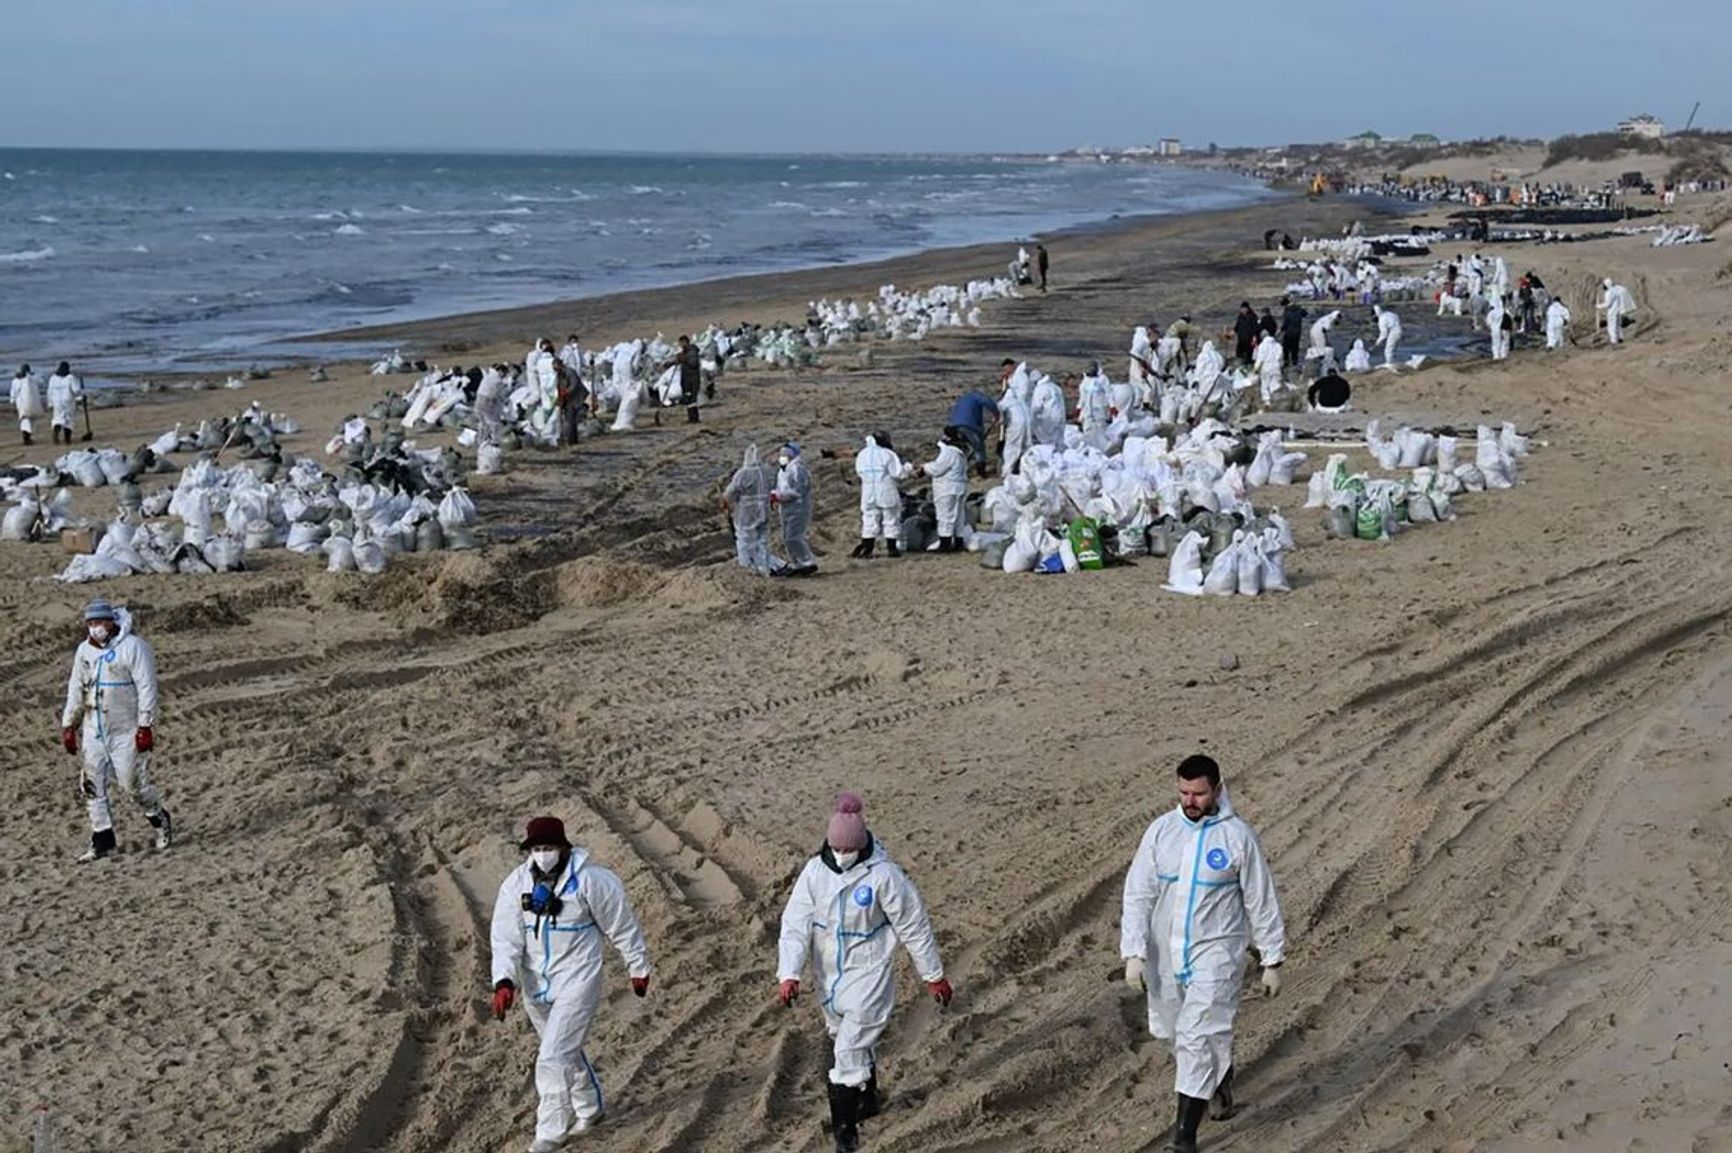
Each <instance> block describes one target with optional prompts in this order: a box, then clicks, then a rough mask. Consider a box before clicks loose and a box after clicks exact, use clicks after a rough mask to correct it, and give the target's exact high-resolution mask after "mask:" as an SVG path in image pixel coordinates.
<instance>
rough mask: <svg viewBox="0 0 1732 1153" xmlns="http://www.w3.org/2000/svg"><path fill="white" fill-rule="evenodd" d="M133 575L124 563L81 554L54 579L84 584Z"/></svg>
mask: <svg viewBox="0 0 1732 1153" xmlns="http://www.w3.org/2000/svg"><path fill="white" fill-rule="evenodd" d="M131 575H132V569H131V568H130V567H128V566H127V564H126V563H125V562H124V561H119V560H116V559H115V558H113V557H109V556H98V555H97V554H95V553H79V554H78V555H77V556H75V557H73V558H72V561H71V563H70V564H68V565H67V566H66V568H65V570H64V571H63V572H61V574H60V575H59V576H57V577H55V578H54V579H55V580H58V581H63V582H65V583H66V584H84V583H86V582H89V581H99V580H113V579H114V578H115V577H123V576H131Z"/></svg>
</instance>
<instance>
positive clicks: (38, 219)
mask: <svg viewBox="0 0 1732 1153" xmlns="http://www.w3.org/2000/svg"><path fill="white" fill-rule="evenodd" d="M30 223H32V224H59V223H60V218H59V217H58V216H46V215H44V216H32V217H31V218H30Z"/></svg>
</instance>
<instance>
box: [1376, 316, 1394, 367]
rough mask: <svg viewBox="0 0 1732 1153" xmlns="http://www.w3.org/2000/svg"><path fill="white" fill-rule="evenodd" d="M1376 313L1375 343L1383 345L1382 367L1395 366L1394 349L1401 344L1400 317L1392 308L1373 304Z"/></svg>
mask: <svg viewBox="0 0 1732 1153" xmlns="http://www.w3.org/2000/svg"><path fill="white" fill-rule="evenodd" d="M1373 309H1374V311H1375V312H1376V313H1377V343H1378V344H1381V345H1382V346H1383V367H1385V368H1394V367H1395V350H1396V349H1397V348H1399V347H1400V346H1401V317H1399V316H1397V315H1395V310H1394V309H1393V308H1384V307H1383V306H1382V305H1373Z"/></svg>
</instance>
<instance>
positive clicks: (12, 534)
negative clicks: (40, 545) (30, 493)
mask: <svg viewBox="0 0 1732 1153" xmlns="http://www.w3.org/2000/svg"><path fill="white" fill-rule="evenodd" d="M41 515H42V505H41V503H40V502H38V501H37V500H36V499H35V498H29V499H26V500H25V501H23V502H22V503H20V504H15V505H13V506H12V507H11V508H9V509H7V510H6V516H5V518H4V519H0V540H32V539H34V538H35V533H36V529H37V520H38V518H40V517H41Z"/></svg>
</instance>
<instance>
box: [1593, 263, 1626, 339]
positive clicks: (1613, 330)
mask: <svg viewBox="0 0 1732 1153" xmlns="http://www.w3.org/2000/svg"><path fill="white" fill-rule="evenodd" d="M1604 287H1605V290H1606V291H1605V293H1604V295H1602V296H1601V297H1600V299H1599V301H1598V303H1596V304H1595V305H1594V308H1595V310H1596V311H1598V312H1603V313H1605V314H1606V340H1607V341H1608V342H1610V343H1612V344H1622V343H1623V342H1624V317H1626V316H1628V315H1629V314H1630V313H1632V312H1634V311H1635V310H1636V298H1635V297H1634V296H1632V295H1631V294H1630V290H1629V289H1628V288H1625V287H1624V286H1623V285H1621V284H1618V283H1616V282H1615V281H1613V280H1612V278H1611V277H1609V276H1608V277H1606V279H1605V283H1604Z"/></svg>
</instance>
